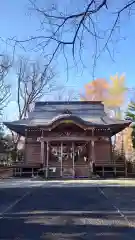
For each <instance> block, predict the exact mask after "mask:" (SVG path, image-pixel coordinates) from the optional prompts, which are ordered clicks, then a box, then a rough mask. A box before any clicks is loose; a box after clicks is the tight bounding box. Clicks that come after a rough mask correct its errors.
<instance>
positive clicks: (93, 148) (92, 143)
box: [91, 128, 95, 163]
mask: <svg viewBox="0 0 135 240" xmlns="http://www.w3.org/2000/svg"><path fill="white" fill-rule="evenodd" d="M91 154H92V162H94V163H95V141H94V128H92V140H91Z"/></svg>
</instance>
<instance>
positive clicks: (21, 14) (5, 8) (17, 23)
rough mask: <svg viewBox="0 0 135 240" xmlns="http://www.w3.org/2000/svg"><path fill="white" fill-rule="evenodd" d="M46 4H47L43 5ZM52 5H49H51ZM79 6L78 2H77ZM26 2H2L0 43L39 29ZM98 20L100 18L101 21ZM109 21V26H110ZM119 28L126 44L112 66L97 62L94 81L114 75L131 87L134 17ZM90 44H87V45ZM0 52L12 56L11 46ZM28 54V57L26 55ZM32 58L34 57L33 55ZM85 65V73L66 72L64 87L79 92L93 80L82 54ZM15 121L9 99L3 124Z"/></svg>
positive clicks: (61, 70)
mask: <svg viewBox="0 0 135 240" xmlns="http://www.w3.org/2000/svg"><path fill="white" fill-rule="evenodd" d="M46 2H47V1H46ZM51 2H52V1H51ZM78 2H79V1H78ZM27 8H28V1H27V0H23V1H21V0H12V1H11V0H5V1H1V7H0V25H1V27H0V36H1V38H2V39H3V40H6V39H7V38H10V37H13V36H17V37H18V38H19V39H26V38H28V37H29V36H30V35H34V34H37V31H36V30H37V29H38V28H39V21H38V20H37V18H36V17H34V16H33V15H32V16H30V15H29V12H28V10H27ZM102 17H103V16H101V17H100V18H102ZM102 20H103V22H104V24H105V25H106V24H109V23H110V22H111V19H109V18H108V19H102ZM109 21H110V22H109ZM122 23H123V24H122V27H121V29H120V31H121V35H122V36H124V38H125V39H126V40H121V41H120V42H119V43H118V44H117V45H116V47H115V62H113V61H112V60H111V59H110V57H109V56H108V54H104V55H103V56H101V58H100V61H99V62H98V64H97V68H96V72H95V77H96V78H107V79H109V76H110V75H114V74H116V73H119V74H122V73H125V75H126V83H127V85H128V87H134V86H135V81H134V77H135V76H134V72H135V71H134V56H135V47H134V42H135V41H134V40H135V27H134V26H135V17H131V19H130V20H128V18H127V17H126V16H125V17H123V19H122ZM87 44H88V45H89V44H91V43H89V40H88V42H87ZM0 48H1V49H0V50H1V51H3V50H5V51H7V52H8V53H9V54H10V53H12V48H10V46H5V44H4V43H3V44H2V43H1V47H0ZM91 49H92V50H91V51H93V46H92V45H91ZM17 54H18V55H20V54H24V53H23V52H22V50H20V49H19V50H18V52H17ZM29 54H31V53H29ZM33 56H34V55H33ZM84 58H85V62H87V69H84V70H83V72H82V69H78V71H77V69H71V70H70V72H69V80H68V83H67V85H68V86H72V87H73V88H75V89H82V88H83V86H84V84H85V83H86V82H88V81H91V80H92V60H91V53H90V52H89V51H87V49H86V51H85V54H84ZM58 71H59V73H58V78H59V79H60V81H61V82H65V81H66V71H65V70H64V66H63V63H62V61H60V62H59V64H58ZM14 79H15V76H14V75H13V74H11V76H10V81H11V84H12V83H13V81H14ZM16 117H17V112H16V104H15V102H14V99H13V98H12V102H11V103H10V106H8V107H7V108H6V109H5V114H4V118H5V119H6V120H12V119H15V118H16Z"/></svg>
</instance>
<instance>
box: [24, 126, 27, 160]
mask: <svg viewBox="0 0 135 240" xmlns="http://www.w3.org/2000/svg"><path fill="white" fill-rule="evenodd" d="M27 137H28V132H27V129H26V128H25V150H24V151H25V152H24V163H25V164H26V163H27V150H28V146H27V144H28V143H27Z"/></svg>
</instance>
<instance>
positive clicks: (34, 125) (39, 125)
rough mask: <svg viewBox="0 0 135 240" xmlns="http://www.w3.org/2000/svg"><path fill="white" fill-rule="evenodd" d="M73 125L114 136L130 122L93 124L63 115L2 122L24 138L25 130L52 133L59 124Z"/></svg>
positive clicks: (103, 121) (100, 122)
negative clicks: (49, 118)
mask: <svg viewBox="0 0 135 240" xmlns="http://www.w3.org/2000/svg"><path fill="white" fill-rule="evenodd" d="M61 123H64V124H75V125H77V126H79V127H80V128H82V129H84V130H90V129H92V128H94V129H95V130H96V129H98V130H101V129H102V130H108V131H110V132H111V135H112V136H113V135H115V134H117V133H118V132H120V131H122V130H123V129H125V128H126V127H128V126H129V125H130V124H131V121H128V120H114V119H110V118H108V117H106V116H105V117H102V118H101V119H100V121H99V122H98V123H97V122H94V121H85V120H84V119H82V118H80V117H78V116H73V115H69V114H65V115H64V116H63V115H61V116H57V117H55V118H53V119H52V120H51V121H48V122H46V121H43V119H42V120H37V119H32V120H29V119H24V120H18V121H13V122H4V125H5V126H7V127H8V128H9V129H10V130H12V131H14V132H16V133H18V134H20V135H22V136H25V130H28V129H29V130H30V129H35V130H36V129H44V130H46V131H51V130H52V131H53V129H54V128H55V127H57V126H58V125H59V124H61Z"/></svg>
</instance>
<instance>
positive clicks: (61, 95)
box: [54, 87, 79, 102]
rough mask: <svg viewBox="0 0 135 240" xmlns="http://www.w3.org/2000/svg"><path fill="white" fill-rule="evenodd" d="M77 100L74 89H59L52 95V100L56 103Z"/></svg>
mask: <svg viewBox="0 0 135 240" xmlns="http://www.w3.org/2000/svg"><path fill="white" fill-rule="evenodd" d="M78 99H79V95H78V93H77V92H76V91H75V90H74V89H72V88H71V89H67V88H66V87H63V88H61V89H59V90H58V91H57V92H56V94H55V93H54V100H56V101H66V102H70V101H75V100H78Z"/></svg>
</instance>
